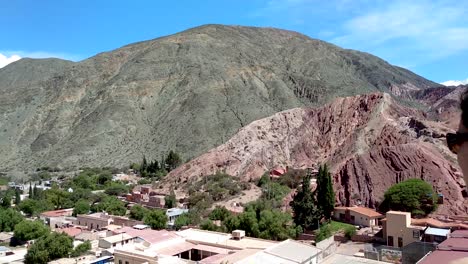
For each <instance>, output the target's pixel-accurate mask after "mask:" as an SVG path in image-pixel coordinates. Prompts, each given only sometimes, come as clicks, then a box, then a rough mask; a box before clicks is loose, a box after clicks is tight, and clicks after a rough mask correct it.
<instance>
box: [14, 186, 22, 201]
mask: <svg viewBox="0 0 468 264" xmlns="http://www.w3.org/2000/svg"><path fill="white" fill-rule="evenodd" d="M20 202H21V194H20V191H19V190H18V189H16V190H15V204H16V205H18V204H20Z"/></svg>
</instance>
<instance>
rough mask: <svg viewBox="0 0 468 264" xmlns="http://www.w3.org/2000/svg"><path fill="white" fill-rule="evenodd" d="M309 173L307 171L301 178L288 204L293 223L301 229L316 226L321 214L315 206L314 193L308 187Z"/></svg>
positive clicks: (310, 228)
mask: <svg viewBox="0 0 468 264" xmlns="http://www.w3.org/2000/svg"><path fill="white" fill-rule="evenodd" d="M310 180H311V175H310V173H308V174H307V175H306V176H305V177H304V178H303V180H302V186H301V187H299V189H298V191H297V193H296V194H295V195H294V198H293V200H292V201H291V203H290V205H291V207H292V210H293V212H294V223H295V224H296V225H298V226H301V227H302V228H303V229H309V230H312V229H315V228H317V227H318V224H319V221H320V218H321V214H320V211H319V209H318V208H317V205H316V204H317V202H316V200H315V197H314V193H313V192H312V190H311V189H310Z"/></svg>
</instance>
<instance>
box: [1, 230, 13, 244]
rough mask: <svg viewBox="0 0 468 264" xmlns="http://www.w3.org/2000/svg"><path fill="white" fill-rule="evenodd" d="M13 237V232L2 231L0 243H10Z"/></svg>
mask: <svg viewBox="0 0 468 264" xmlns="http://www.w3.org/2000/svg"><path fill="white" fill-rule="evenodd" d="M12 237H13V234H9V233H5V232H1V233H0V243H5V244H9V243H10V242H11V238H12Z"/></svg>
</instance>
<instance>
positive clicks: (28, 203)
mask: <svg viewBox="0 0 468 264" xmlns="http://www.w3.org/2000/svg"><path fill="white" fill-rule="evenodd" d="M18 208H19V209H20V210H21V211H22V212H23V213H25V214H26V215H29V216H32V215H34V214H36V213H37V212H39V203H38V202H37V201H36V200H33V199H25V200H23V201H21V203H20V204H19V206H18Z"/></svg>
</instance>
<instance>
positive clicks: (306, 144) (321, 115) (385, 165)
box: [161, 94, 466, 213]
mask: <svg viewBox="0 0 468 264" xmlns="http://www.w3.org/2000/svg"><path fill="white" fill-rule="evenodd" d="M449 131H452V130H451V129H450V128H448V127H446V126H444V125H443V124H441V123H440V122H434V121H431V120H427V118H426V116H425V114H424V113H423V112H421V111H418V110H414V109H411V108H407V107H403V106H401V105H399V104H398V103H396V102H395V101H394V100H393V99H392V98H391V97H390V96H389V95H388V94H369V95H362V96H356V97H347V98H340V99H337V100H336V101H334V102H333V103H331V104H328V105H326V106H324V107H321V108H296V109H292V110H288V111H285V112H281V113H277V114H275V115H273V116H271V117H269V118H265V119H261V120H258V121H255V122H252V123H251V124H249V125H247V126H245V127H244V128H242V129H241V130H240V131H239V132H238V133H237V134H236V135H235V136H234V137H232V138H231V139H230V140H229V141H228V142H227V143H225V144H223V145H220V146H219V147H217V148H214V149H212V150H210V151H208V152H207V153H206V154H204V155H202V156H200V157H198V158H195V159H193V160H192V161H190V162H188V163H186V164H184V165H182V166H181V167H179V168H177V169H176V170H174V171H173V172H171V173H170V174H169V175H168V176H167V177H166V178H165V180H164V181H163V182H162V184H161V185H162V186H163V187H165V188H179V189H180V188H181V187H182V188H183V187H184V186H185V185H186V184H190V182H191V181H195V180H197V179H198V178H199V177H201V176H203V175H208V174H213V173H215V172H216V171H221V170H222V171H226V172H227V173H228V174H230V175H234V176H237V177H240V178H241V179H242V180H244V181H251V180H253V179H257V178H259V177H260V176H261V175H262V174H263V173H264V172H265V171H267V170H269V169H270V168H273V167H275V166H278V165H281V166H283V167H286V166H289V167H291V168H310V167H311V168H315V167H316V166H317V165H318V164H320V163H328V164H329V165H330V166H331V168H332V172H333V175H334V188H335V191H336V195H337V201H338V202H339V203H340V204H342V205H351V204H356V203H358V201H360V202H362V204H363V205H365V206H369V207H376V206H377V205H378V203H379V202H380V201H381V199H382V197H383V193H384V191H385V190H386V189H387V188H388V187H390V186H391V185H393V184H395V183H398V182H400V181H402V180H405V179H408V178H421V179H424V180H426V181H428V182H430V183H431V184H433V186H434V189H435V190H436V191H437V192H439V193H440V194H442V195H444V197H445V201H446V203H445V204H444V205H443V206H441V207H440V209H439V212H446V213H463V212H466V207H464V205H463V204H462V203H461V202H460V201H463V199H462V189H463V188H464V186H465V183H464V182H463V179H462V175H461V174H460V172H459V168H458V166H457V164H456V162H455V156H454V155H453V154H451V153H450V151H449V150H448V149H447V147H446V146H445V143H444V140H445V138H444V135H445V133H447V132H449Z"/></svg>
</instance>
